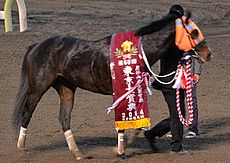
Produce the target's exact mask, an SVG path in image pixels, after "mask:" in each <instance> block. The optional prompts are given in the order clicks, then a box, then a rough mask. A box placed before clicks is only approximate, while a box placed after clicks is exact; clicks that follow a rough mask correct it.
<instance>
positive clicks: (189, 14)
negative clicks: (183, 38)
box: [185, 12, 192, 25]
mask: <svg viewBox="0 0 230 163" xmlns="http://www.w3.org/2000/svg"><path fill="white" fill-rule="evenodd" d="M191 17H192V13H191V12H187V14H186V19H185V24H186V25H187V24H188V23H189V22H188V20H189V19H190V18H191Z"/></svg>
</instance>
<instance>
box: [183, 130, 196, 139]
mask: <svg viewBox="0 0 230 163" xmlns="http://www.w3.org/2000/svg"><path fill="white" fill-rule="evenodd" d="M196 136H197V134H196V133H195V132H192V131H189V132H188V134H187V135H186V136H185V138H187V139H190V138H194V137H196Z"/></svg>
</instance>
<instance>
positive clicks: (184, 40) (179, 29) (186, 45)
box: [175, 16, 204, 51]
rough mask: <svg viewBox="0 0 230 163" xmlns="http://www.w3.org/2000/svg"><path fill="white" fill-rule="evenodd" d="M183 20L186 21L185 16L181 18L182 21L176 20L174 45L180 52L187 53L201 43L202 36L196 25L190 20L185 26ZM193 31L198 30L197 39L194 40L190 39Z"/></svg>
mask: <svg viewBox="0 0 230 163" xmlns="http://www.w3.org/2000/svg"><path fill="white" fill-rule="evenodd" d="M185 19H186V17H185V16H183V17H182V19H181V18H178V19H176V38H175V43H176V45H177V47H178V48H179V49H180V50H183V51H189V50H191V49H192V48H193V47H195V46H196V45H198V44H199V43H200V42H201V41H203V40H204V36H203V34H202V33H201V31H200V29H199V28H198V27H197V25H196V24H195V23H194V22H193V21H192V20H191V19H189V20H188V24H187V25H186V24H185ZM182 21H183V22H182ZM183 24H184V26H183ZM184 27H185V28H186V29H185V28H184ZM194 29H197V30H198V37H197V38H195V39H192V37H191V32H192V31H193V30H194ZM186 30H187V31H186Z"/></svg>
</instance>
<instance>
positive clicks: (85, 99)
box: [0, 0, 230, 163]
mask: <svg viewBox="0 0 230 163" xmlns="http://www.w3.org/2000/svg"><path fill="white" fill-rule="evenodd" d="M176 2H178V1H173V0H155V1H153V0H144V1H139V0H114V1H108V0H78V1H75V0H42V1H37V0H26V5H27V10H28V28H29V30H28V31H26V32H23V33H20V32H19V26H18V13H17V8H16V4H15V3H14V5H13V7H12V9H13V12H12V13H13V27H14V31H13V32H11V33H5V32H4V23H3V21H1V22H0V163H11V162H23V163H24V162H36V163H37V162H44V163H45V162H60V163H63V162H75V161H74V159H73V157H72V155H71V153H70V152H69V151H68V147H67V144H66V141H65V139H64V136H63V133H62V130H61V126H60V124H59V122H58V113H59V98H58V95H57V93H56V92H55V91H54V90H53V89H50V90H49V91H48V92H47V93H46V94H45V95H44V96H43V98H42V100H41V101H40V103H39V104H38V106H37V108H36V111H35V112H34V115H33V117H32V120H31V123H30V125H29V127H28V137H27V142H26V149H25V150H19V149H17V147H16V140H15V137H14V135H13V132H12V130H11V121H10V118H11V113H12V103H13V100H14V97H15V95H16V92H17V88H18V86H19V80H20V73H21V65H22V60H23V57H24V54H25V52H26V49H27V47H28V46H29V45H31V44H34V43H37V42H40V41H42V40H45V39H47V38H49V37H51V36H55V35H69V36H76V37H78V38H82V39H90V40H96V39H99V38H103V37H105V36H108V35H111V34H113V33H117V32H122V31H129V30H135V29H137V28H139V27H141V26H143V25H146V24H148V23H149V22H151V21H152V20H157V19H159V18H160V17H162V16H164V15H165V14H167V12H168V9H169V8H170V6H171V5H172V4H174V3H176ZM180 4H181V5H182V6H183V7H184V8H185V9H186V10H191V11H192V14H193V20H194V21H195V22H196V23H197V24H198V25H199V27H200V28H201V30H202V32H203V34H204V35H205V37H206V40H207V42H208V44H209V46H210V48H211V49H212V50H213V52H214V58H213V60H212V61H210V62H209V63H205V64H204V66H203V72H202V79H201V81H200V83H199V85H198V88H197V89H198V90H197V91H198V92H197V95H198V98H199V100H198V101H199V109H200V112H199V116H200V117H199V119H200V135H199V136H198V137H197V138H195V139H186V140H185V141H184V147H185V149H187V150H190V151H191V152H192V154H188V155H173V154H170V153H169V150H170V147H169V143H170V139H168V138H166V137H162V138H160V139H158V141H157V143H156V145H157V146H158V147H159V150H160V151H159V152H158V153H153V152H151V149H150V148H149V146H148V143H147V141H146V140H145V138H144V137H143V135H142V134H141V135H139V137H138V138H137V139H136V140H135V141H134V144H133V145H131V146H130V147H128V148H127V149H126V151H127V154H128V155H129V156H130V158H128V159H127V160H125V161H123V162H156V163H158V162H179V161H180V162H215V163H217V162H220V163H222V162H228V161H229V160H230V155H229V151H230V109H229V108H230V101H229V97H230V68H229V62H230V58H229V51H230V46H229V45H230V44H229V42H230V2H229V0H219V1H215V0H193V1H190V0H184V1H182V2H180ZM3 7H4V0H0V10H2V9H3ZM156 67H157V66H156ZM111 102H112V96H105V95H100V94H95V93H92V92H88V91H84V90H81V89H78V90H77V92H76V95H75V105H74V110H73V112H72V121H71V126H72V131H73V133H74V134H75V139H76V141H77V143H78V145H79V147H80V149H81V150H82V151H83V153H84V154H85V155H87V156H90V157H89V159H85V160H82V161H81V162H119V161H121V160H120V158H117V157H116V155H115V153H114V147H115V146H116V141H117V138H116V132H115V130H114V115H113V114H110V115H109V116H108V115H107V114H106V108H107V107H108V106H110V105H111ZM149 106H150V112H151V121H152V124H156V123H157V122H159V121H160V120H161V119H163V118H165V117H167V116H168V110H167V107H166V104H165V103H164V100H163V98H162V95H161V93H160V92H158V91H155V92H154V95H153V96H151V97H150V98H149ZM130 132H131V131H128V132H127V133H130Z"/></svg>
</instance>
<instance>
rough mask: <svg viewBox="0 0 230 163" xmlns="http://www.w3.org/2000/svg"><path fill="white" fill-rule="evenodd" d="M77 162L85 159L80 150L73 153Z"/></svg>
mask: <svg viewBox="0 0 230 163" xmlns="http://www.w3.org/2000/svg"><path fill="white" fill-rule="evenodd" d="M71 152H72V154H73V156H74V158H75V160H82V159H83V158H84V156H83V154H82V153H81V152H80V151H79V150H75V151H71Z"/></svg>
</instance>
